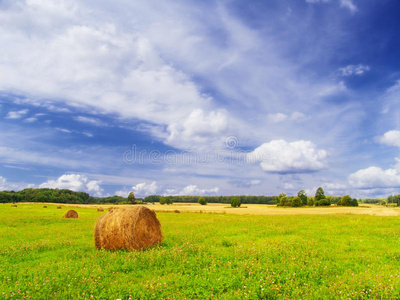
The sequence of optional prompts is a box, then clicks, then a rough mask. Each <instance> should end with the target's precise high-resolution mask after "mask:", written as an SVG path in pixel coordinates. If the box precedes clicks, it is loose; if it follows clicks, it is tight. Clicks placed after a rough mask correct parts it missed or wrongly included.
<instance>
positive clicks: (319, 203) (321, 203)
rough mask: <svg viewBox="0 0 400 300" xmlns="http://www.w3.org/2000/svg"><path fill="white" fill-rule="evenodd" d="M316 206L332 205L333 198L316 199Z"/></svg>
mask: <svg viewBox="0 0 400 300" xmlns="http://www.w3.org/2000/svg"><path fill="white" fill-rule="evenodd" d="M315 206H331V200H330V199H327V198H322V199H321V200H319V201H315Z"/></svg>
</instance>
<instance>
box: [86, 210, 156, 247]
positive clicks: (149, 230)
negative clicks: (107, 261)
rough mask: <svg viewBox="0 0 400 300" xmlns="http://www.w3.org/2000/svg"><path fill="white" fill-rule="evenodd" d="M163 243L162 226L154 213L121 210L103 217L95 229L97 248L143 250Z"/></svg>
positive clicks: (110, 212) (150, 211)
mask: <svg viewBox="0 0 400 300" xmlns="http://www.w3.org/2000/svg"><path fill="white" fill-rule="evenodd" d="M161 241H162V233H161V224H160V221H159V220H158V219H157V216H156V214H155V212H154V211H152V210H150V209H148V208H146V207H143V206H139V207H134V208H121V209H116V210H114V211H109V212H108V213H105V214H104V215H102V216H101V217H100V218H99V219H98V220H97V222H96V226H95V228H94V243H95V245H96V248H98V249H101V248H104V249H106V250H117V249H126V250H142V249H146V248H148V247H151V246H153V245H155V244H157V243H160V242H161Z"/></svg>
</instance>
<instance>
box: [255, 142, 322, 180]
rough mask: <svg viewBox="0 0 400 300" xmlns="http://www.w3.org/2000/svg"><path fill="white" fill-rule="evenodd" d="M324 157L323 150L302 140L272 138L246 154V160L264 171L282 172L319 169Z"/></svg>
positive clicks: (306, 171)
mask: <svg viewBox="0 0 400 300" xmlns="http://www.w3.org/2000/svg"><path fill="white" fill-rule="evenodd" d="M326 157H327V152H326V151H325V150H318V149H317V146H316V145H315V144H313V143H312V142H310V141H303V140H301V141H296V142H291V143H289V142H287V141H285V140H273V141H271V142H269V143H264V144H262V145H261V146H259V147H258V148H256V149H255V150H254V151H253V152H250V153H248V154H247V159H248V161H249V162H252V163H259V164H260V166H261V167H262V169H263V170H264V171H266V172H271V173H282V174H289V173H309V172H315V171H319V170H321V169H323V168H324V167H325V166H326V164H325V158H326Z"/></svg>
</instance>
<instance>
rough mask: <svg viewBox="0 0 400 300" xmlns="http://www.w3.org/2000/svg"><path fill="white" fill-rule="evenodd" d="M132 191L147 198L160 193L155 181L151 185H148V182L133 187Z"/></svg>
mask: <svg viewBox="0 0 400 300" xmlns="http://www.w3.org/2000/svg"><path fill="white" fill-rule="evenodd" d="M132 190H133V192H134V193H135V194H138V195H145V196H147V195H152V194H156V193H157V191H158V186H157V183H156V182H155V181H153V182H152V183H150V184H149V183H146V182H142V183H138V184H137V185H135V186H133V187H132Z"/></svg>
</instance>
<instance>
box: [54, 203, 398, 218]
mask: <svg viewBox="0 0 400 300" xmlns="http://www.w3.org/2000/svg"><path fill="white" fill-rule="evenodd" d="M47 204H49V203H47ZM54 205H59V204H54ZM61 206H65V207H71V206H73V207H87V208H94V209H97V208H99V207H102V208H104V209H105V210H107V209H108V208H111V207H115V208H118V207H129V206H138V205H85V204H81V205H80V204H62V205H61ZM143 206H146V207H148V208H150V209H152V210H154V211H156V212H171V213H173V212H174V210H179V211H180V212H181V213H188V212H192V213H218V214H236V215H332V214H347V215H371V216H399V215H400V208H398V207H386V206H382V205H376V204H361V205H360V206H359V207H341V206H330V207H296V208H294V207H277V206H276V205H265V204H242V206H241V207H240V208H232V207H230V205H229V204H220V203H209V204H207V205H200V204H197V203H176V204H172V205H160V204H158V203H157V204H154V205H143Z"/></svg>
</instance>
